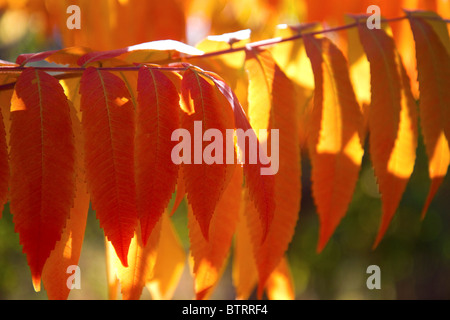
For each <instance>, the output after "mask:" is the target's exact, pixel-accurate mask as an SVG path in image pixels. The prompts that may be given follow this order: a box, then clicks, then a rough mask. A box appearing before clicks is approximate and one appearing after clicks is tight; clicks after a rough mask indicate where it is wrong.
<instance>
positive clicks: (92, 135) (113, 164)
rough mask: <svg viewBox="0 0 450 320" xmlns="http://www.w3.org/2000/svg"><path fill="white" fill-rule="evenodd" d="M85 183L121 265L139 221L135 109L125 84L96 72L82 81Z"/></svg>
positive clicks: (89, 70)
mask: <svg viewBox="0 0 450 320" xmlns="http://www.w3.org/2000/svg"><path fill="white" fill-rule="evenodd" d="M80 93H81V111H82V113H83V120H82V125H83V133H84V139H85V162H86V178H87V184H88V188H89V191H90V194H91V199H92V206H93V208H94V210H96V214H97V217H98V219H99V222H100V227H102V228H103V230H104V232H105V235H106V237H107V238H108V240H109V241H111V243H112V245H113V246H114V248H115V250H116V253H117V255H118V257H119V258H120V260H121V261H122V263H123V265H124V266H126V265H127V255H128V247H129V245H130V241H131V238H132V237H133V235H134V230H135V227H136V225H137V222H138V216H137V210H136V188H135V180H134V136H135V127H134V109H133V104H132V102H131V101H130V94H129V92H128V90H127V88H126V86H125V84H124V83H123V81H122V80H121V79H120V78H118V77H117V76H114V75H113V74H111V73H109V72H107V71H100V70H97V69H94V68H92V67H90V68H88V69H86V71H85V72H84V73H83V76H82V78H81V86H80Z"/></svg>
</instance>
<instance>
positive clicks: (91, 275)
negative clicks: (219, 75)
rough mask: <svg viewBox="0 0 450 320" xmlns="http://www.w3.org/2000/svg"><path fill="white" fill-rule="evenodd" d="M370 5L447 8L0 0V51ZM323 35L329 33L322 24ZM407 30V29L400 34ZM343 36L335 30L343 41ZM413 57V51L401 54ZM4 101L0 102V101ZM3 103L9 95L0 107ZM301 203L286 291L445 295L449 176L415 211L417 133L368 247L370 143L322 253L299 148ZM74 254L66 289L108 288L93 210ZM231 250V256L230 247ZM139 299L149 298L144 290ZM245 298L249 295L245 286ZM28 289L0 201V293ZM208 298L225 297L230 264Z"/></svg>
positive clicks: (196, 36)
mask: <svg viewBox="0 0 450 320" xmlns="http://www.w3.org/2000/svg"><path fill="white" fill-rule="evenodd" d="M71 4H76V5H79V6H80V8H81V30H79V31H77V30H72V31H71V32H69V30H68V29H67V27H66V19H67V17H68V16H69V14H67V13H66V8H67V7H68V6H69V5H71ZM370 4H376V5H379V6H380V8H381V14H382V15H383V16H384V17H386V18H392V17H399V16H402V15H403V11H402V8H407V9H424V10H433V11H435V12H438V13H439V14H440V15H441V16H442V17H444V18H446V19H449V18H450V1H448V0H435V1H434V0H429V1H428V0H404V1H375V0H371V1H365V0H364V1H356V0H355V1H353V0H340V1H337V0H336V1H315V0H297V1H288V0H267V1H262V0H232V1H223V0H215V1H207V0H189V1H181V0H164V1H146V0H98V1H87V0H79V1H64V0H62V1H61V0H34V1H33V0H0V59H1V60H7V61H15V59H16V57H17V56H18V55H19V54H21V53H28V52H39V51H44V50H51V49H58V48H63V47H68V46H73V45H80V46H86V47H89V48H91V49H94V50H109V49H116V48H121V47H124V46H128V45H133V44H138V43H142V42H146V41H152V40H160V39H173V40H179V41H182V42H185V43H188V44H190V45H196V44H197V43H198V42H199V41H201V40H202V39H204V38H205V37H206V36H207V35H211V34H222V33H226V32H234V31H237V30H242V29H247V28H249V29H251V30H252V40H261V39H267V38H270V37H272V36H273V35H274V31H275V27H276V26H277V25H278V24H282V23H286V24H294V25H295V24H298V23H300V22H321V23H322V24H323V25H324V26H329V27H332V26H337V25H342V24H344V23H345V20H344V15H345V14H346V13H365V12H366V8H367V7H368V6H369V5H370ZM392 28H393V34H394V38H395V39H396V43H397V45H398V48H399V51H400V52H401V54H402V56H403V57H404V60H405V63H406V64H407V69H408V70H409V71H410V72H411V74H410V76H414V67H415V66H413V65H408V61H409V60H408V57H414V52H413V50H411V46H406V45H405V44H407V43H408V42H407V41H406V40H404V39H411V37H412V35H411V34H410V30H409V26H408V25H407V24H406V25H405V24H403V22H399V23H395V24H392ZM330 37H332V35H330ZM408 37H409V38H408ZM343 38H344V39H345V37H339V38H337V37H336V39H337V40H336V41H339V47H341V49H342V50H343V51H344V52H347V49H348V51H351V48H347V43H346V42H345V40H342V39H343ZM410 59H411V60H412V61H413V60H414V59H413V58H410ZM1 107H2V108H3V107H5V106H4V105H2V106H1ZM6 107H7V106H6ZM302 167H303V168H302V169H303V172H302V188H303V190H302V195H301V196H302V202H301V211H300V213H299V221H298V224H297V228H296V233H295V236H294V238H293V240H292V243H291V245H290V247H289V250H288V259H289V262H290V265H291V269H292V270H291V271H292V275H293V280H294V285H295V298H296V299H449V298H450V201H449V199H450V178H449V177H448V175H447V177H446V178H445V180H444V182H443V184H442V186H441V188H440V189H439V191H438V193H437V195H436V197H435V198H434V200H433V202H432V203H431V205H430V207H429V210H428V213H427V215H426V217H425V219H424V220H423V221H421V218H420V214H421V210H422V207H423V205H424V203H425V199H426V197H427V194H428V188H429V185H430V181H429V178H428V169H427V157H426V155H425V149H424V145H423V141H422V137H421V136H420V137H419V146H418V149H417V161H416V165H415V171H414V173H413V175H412V176H411V179H410V182H409V184H408V187H407V189H406V192H405V193H404V196H403V199H402V202H401V204H400V206H399V209H398V211H397V214H396V215H395V217H394V219H393V221H392V223H391V225H390V227H389V230H388V232H387V234H386V236H385V237H384V239H383V241H382V242H381V244H380V245H379V247H378V248H377V249H376V250H372V249H371V247H372V243H373V241H374V239H375V235H376V233H377V231H378V226H379V222H380V217H381V201H380V195H379V193H378V188H377V184H376V180H375V178H374V174H373V170H372V167H371V163H370V158H369V156H368V154H367V153H366V155H365V156H364V159H363V165H362V168H361V171H360V179H359V180H358V184H357V187H356V189H355V192H354V196H353V201H352V203H351V205H350V207H349V210H348V212H347V215H346V217H345V218H344V219H343V220H342V222H341V223H340V225H339V227H338V228H337V230H336V232H335V234H334V235H333V237H332V238H331V240H330V242H329V244H328V245H327V247H326V248H325V250H324V251H323V252H322V253H321V254H317V253H316V246H317V239H318V217H317V214H316V211H315V205H314V201H313V199H312V197H311V191H310V184H311V182H310V164H309V160H308V156H307V154H306V153H305V152H304V154H303V155H302ZM186 215H187V210H186V205H185V203H183V204H182V205H181V206H180V208H179V209H178V210H177V212H176V213H175V215H174V216H173V218H172V220H173V222H174V224H175V227H176V229H177V231H178V234H179V237H180V240H181V241H182V244H183V246H184V248H185V249H186V252H187V251H188V249H189V238H188V229H187V217H186ZM84 241H85V242H84V245H83V249H82V253H81V258H80V263H79V265H80V268H81V270H82V275H81V277H82V289H81V290H73V291H72V292H71V294H70V296H69V298H70V299H106V298H107V284H106V283H107V282H106V264H105V247H104V239H103V232H102V230H101V229H100V228H99V224H98V221H97V219H96V218H95V212H93V211H92V210H91V211H90V212H89V215H88V222H87V228H86V235H85V240H84ZM230 259H232V256H231V257H230ZM370 265H378V266H379V267H380V269H381V289H380V290H369V289H368V288H367V287H366V280H367V278H368V276H369V275H368V274H366V269H367V267H368V266H370ZM144 292H145V293H144V295H143V297H142V298H143V299H145V298H149V296H148V293H147V292H146V291H145V289H144ZM193 297H194V293H193V282H192V278H191V276H190V274H189V270H188V268H187V267H186V268H185V270H184V273H183V275H182V280H181V281H180V284H179V286H178V288H177V289H176V291H175V295H174V299H192V298H193ZM252 297H255V296H252ZM46 298H47V296H46V293H45V290H43V291H42V292H39V293H36V292H34V290H33V287H32V284H31V276H30V272H29V268H28V266H27V263H26V257H25V255H24V254H22V249H21V246H20V245H19V237H18V235H17V234H16V233H14V226H13V224H12V216H11V214H10V213H9V206H8V204H6V205H5V208H4V211H3V216H2V218H1V219H0V299H46ZM212 298H213V299H233V298H234V290H233V287H232V281H231V270H230V264H228V267H227V269H226V270H225V273H224V276H223V278H222V280H221V282H220V284H219V286H218V287H217V289H216V291H215V292H214V294H213V296H212Z"/></svg>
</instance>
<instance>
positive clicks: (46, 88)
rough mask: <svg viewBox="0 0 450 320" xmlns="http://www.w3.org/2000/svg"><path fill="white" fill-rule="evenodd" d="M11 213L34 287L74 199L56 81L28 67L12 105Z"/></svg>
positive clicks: (63, 105)
mask: <svg viewBox="0 0 450 320" xmlns="http://www.w3.org/2000/svg"><path fill="white" fill-rule="evenodd" d="M11 104H12V105H11V140H10V144H11V153H10V158H11V162H10V163H11V182H10V185H11V195H10V196H11V211H12V213H13V216H14V218H13V221H14V224H15V230H16V232H18V233H19V236H20V243H21V244H22V245H23V251H24V253H26V255H27V260H28V264H29V266H30V269H31V274H32V278H33V284H34V287H35V289H36V290H37V291H38V290H39V289H40V277H41V272H42V268H43V266H44V263H45V261H46V260H47V258H48V256H49V254H50V251H51V250H53V248H54V247H55V244H56V242H57V241H58V240H59V239H60V237H61V232H62V230H63V228H64V225H65V223H66V220H67V217H68V215H69V212H70V208H71V206H72V202H73V195H74V140H73V132H72V126H71V119H70V113H69V105H68V103H67V98H66V96H65V95H64V92H63V89H62V87H61V86H60V85H59V83H58V81H57V80H56V79H55V78H53V77H51V76H50V75H48V74H47V73H45V72H41V71H37V70H35V69H33V68H28V69H26V70H25V71H23V73H22V74H21V76H20V77H19V80H18V81H17V83H16V86H15V91H14V94H13V98H12V102H11Z"/></svg>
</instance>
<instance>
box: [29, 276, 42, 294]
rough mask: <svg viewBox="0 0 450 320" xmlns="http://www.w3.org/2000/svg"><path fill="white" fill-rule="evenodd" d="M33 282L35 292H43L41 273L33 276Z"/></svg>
mask: <svg viewBox="0 0 450 320" xmlns="http://www.w3.org/2000/svg"><path fill="white" fill-rule="evenodd" d="M31 281H32V282H33V288H34V291H36V292H39V291H41V274H40V273H34V274H32V275H31Z"/></svg>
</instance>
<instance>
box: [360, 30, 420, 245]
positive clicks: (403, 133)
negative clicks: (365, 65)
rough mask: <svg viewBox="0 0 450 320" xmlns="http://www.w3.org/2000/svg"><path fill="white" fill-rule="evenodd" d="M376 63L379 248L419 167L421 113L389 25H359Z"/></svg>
mask: <svg viewBox="0 0 450 320" xmlns="http://www.w3.org/2000/svg"><path fill="white" fill-rule="evenodd" d="M359 36H360V40H361V43H362V45H363V47H364V51H365V52H366V55H367V58H368V60H369V63H370V74H371V80H370V84H371V105H370V109H369V123H368V126H369V132H370V136H369V143H370V155H371V157H372V163H373V167H374V170H375V175H376V176H377V179H378V185H379V189H380V193H381V199H382V210H383V215H382V221H381V225H380V229H379V232H378V235H377V238H376V240H375V243H374V248H375V247H376V246H377V245H378V244H379V242H380V241H381V239H382V238H383V235H384V234H385V232H386V230H387V228H388V226H389V223H390V221H391V220H392V218H393V216H394V214H395V211H396V210H397V207H398V205H399V202H400V200H401V198H402V195H403V192H404V190H405V188H406V185H407V183H408V180H409V178H410V176H411V174H412V172H413V169H414V162H415V158H416V153H415V151H416V146H417V114H416V109H415V108H416V106H415V101H414V98H413V96H412V93H411V89H410V81H409V79H408V76H407V75H406V71H405V68H404V67H403V63H402V61H401V58H400V56H399V55H398V52H397V51H396V48H395V44H394V41H393V39H392V38H391V37H390V36H388V35H387V34H386V32H385V31H384V30H381V29H372V30H368V29H367V27H366V26H365V25H364V24H360V25H359Z"/></svg>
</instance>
